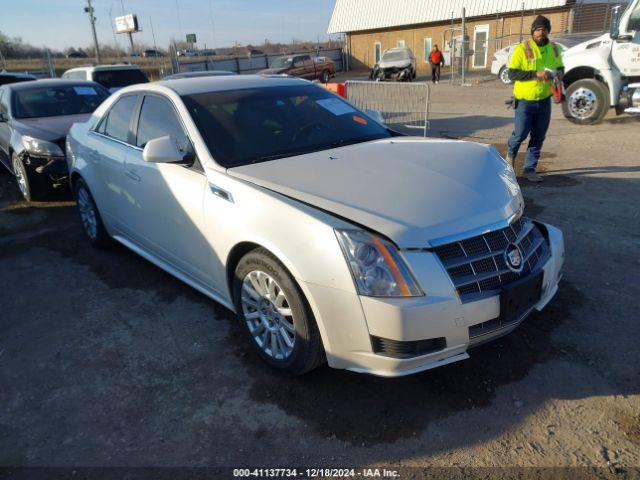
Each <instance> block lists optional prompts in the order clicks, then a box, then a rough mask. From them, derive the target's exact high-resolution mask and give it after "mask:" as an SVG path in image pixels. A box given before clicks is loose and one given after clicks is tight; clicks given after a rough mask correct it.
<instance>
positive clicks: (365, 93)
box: [345, 80, 431, 137]
mask: <svg viewBox="0 0 640 480" xmlns="http://www.w3.org/2000/svg"><path fill="white" fill-rule="evenodd" d="M345 85H346V92H347V94H346V95H347V100H349V101H350V102H351V103H352V104H354V105H355V106H356V107H358V108H360V109H361V110H365V111H366V110H375V111H377V112H380V114H381V116H382V121H383V122H384V123H385V124H387V125H390V126H393V125H399V126H403V127H406V128H408V129H420V130H422V135H423V136H425V137H426V136H427V129H428V128H429V105H430V103H431V90H430V88H429V84H427V83H405V82H402V83H396V82H367V81H359V80H349V81H347V82H346V84H345Z"/></svg>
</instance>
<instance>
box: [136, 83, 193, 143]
mask: <svg viewBox="0 0 640 480" xmlns="http://www.w3.org/2000/svg"><path fill="white" fill-rule="evenodd" d="M166 135H171V136H172V137H173V138H175V139H177V140H178V145H179V146H181V147H182V148H183V149H186V147H187V145H188V140H187V135H186V134H185V133H184V129H183V128H182V125H181V124H180V121H179V120H178V117H177V115H176V112H175V110H174V108H173V106H172V105H171V104H170V103H169V102H168V101H167V100H165V99H163V98H160V97H157V96H155V95H148V96H146V97H144V101H143V102H142V109H141V110H140V119H139V120H138V134H137V138H136V145H137V146H138V147H140V148H144V146H145V145H146V144H147V142H148V141H149V140H153V139H154V138H160V137H164V136H166Z"/></svg>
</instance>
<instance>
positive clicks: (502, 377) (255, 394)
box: [0, 82, 640, 476]
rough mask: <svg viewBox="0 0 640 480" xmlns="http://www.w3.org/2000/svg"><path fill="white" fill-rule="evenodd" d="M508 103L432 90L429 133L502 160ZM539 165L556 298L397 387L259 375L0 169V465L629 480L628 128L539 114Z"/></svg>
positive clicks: (634, 244) (633, 464) (327, 375)
mask: <svg viewBox="0 0 640 480" xmlns="http://www.w3.org/2000/svg"><path fill="white" fill-rule="evenodd" d="M508 94H509V92H508V88H506V87H503V86H502V85H499V84H498V83H497V82H490V83H483V84H481V85H477V86H474V87H467V88H461V87H451V86H449V85H446V84H440V85H437V86H435V88H434V92H433V105H432V113H431V119H432V122H431V135H434V136H442V137H447V138H460V139H468V140H472V141H478V142H484V143H492V144H495V145H497V146H498V147H499V148H501V149H502V151H503V152H504V144H505V141H506V138H507V136H508V134H509V132H510V128H511V121H512V120H511V115H512V114H511V112H510V111H507V110H506V109H505V108H504V106H503V100H504V98H506V97H507V96H508ZM544 150H545V153H544V157H543V160H542V162H541V170H542V171H543V172H544V173H545V180H544V183H542V184H541V185H539V186H534V185H531V184H528V183H527V182H526V181H525V180H523V181H522V186H523V192H524V195H525V198H526V200H527V213H528V214H529V215H532V216H536V217H538V218H540V219H541V220H544V221H547V222H550V223H552V224H554V225H557V226H558V227H560V228H561V229H562V230H563V231H564V233H565V236H566V245H567V263H566V271H565V280H564V282H563V283H562V284H561V288H560V291H559V293H558V295H557V296H556V298H555V299H554V301H553V302H552V303H551V304H550V305H549V306H548V307H547V308H546V309H545V310H544V311H543V312H542V313H539V314H534V315H533V316H531V317H530V318H529V319H528V320H527V321H526V322H525V323H524V324H523V325H522V326H521V327H520V328H519V329H517V330H516V331H515V332H514V333H513V334H511V335H510V336H508V337H505V338H503V339H501V340H498V341H497V342H495V343H493V344H489V345H486V346H483V347H480V348H478V349H476V350H473V351H472V352H471V359H469V360H466V361H464V362H459V363H456V364H452V365H449V366H446V367H442V368H439V369H437V370H433V371H428V372H425V373H422V374H419V375H414V376H411V377H407V378H400V379H381V378H375V377H369V376H364V375H358V374H354V373H349V372H344V371H337V370H332V369H329V368H327V367H323V368H320V369H318V370H317V371H314V372H312V373H310V374H308V375H305V376H303V377H301V378H297V379H284V378H281V377H279V376H277V375H275V374H274V373H273V372H271V371H270V370H269V369H268V368H266V367H265V366H264V365H263V364H262V363H261V362H260V361H259V360H258V359H257V358H256V357H255V356H254V355H253V354H252V353H251V351H249V350H248V348H247V345H246V344H245V342H244V337H243V336H242V332H241V330H240V326H239V325H238V322H237V320H236V319H235V317H234V315H233V314H232V313H230V312H228V311H226V310H225V309H224V308H222V307H220V306H218V305H217V304H215V303H214V302H212V301H210V300H208V299H207V298H205V297H203V296H202V295H201V294H199V293H198V292H196V291H194V290H192V289H190V288H189V287H187V286H185V285H183V284H181V283H180V282H178V281H177V280H174V279H173V278H172V277H170V276H169V275H167V274H165V273H164V272H163V271H161V270H159V269H157V268H155V267H154V266H152V265H151V264H150V263H148V262H146V261H145V260H143V259H141V258H139V257H137V256H136V255H134V254H133V253H130V252H128V251H127V250H126V249H124V248H113V249H112V250H110V251H97V250H94V249H92V248H91V247H90V246H89V244H88V243H87V242H86V241H85V239H84V237H83V234H82V232H81V229H80V225H79V221H78V219H77V218H76V212H75V210H74V207H73V205H72V204H71V203H70V202H63V201H60V202H49V203H42V204H34V205H31V206H28V205H24V204H22V203H21V202H20V201H18V200H17V198H18V197H17V193H16V192H17V189H16V187H15V186H14V183H13V179H12V177H10V176H9V175H8V173H7V172H6V171H2V173H0V209H1V211H0V285H1V287H0V407H1V408H0V465H11V466H130V467H132V466H209V467H221V466H224V467H238V466H247V465H252V466H258V467H260V466H262V467H267V466H269V467H278V466H293V465H297V466H303V465H306V466H325V467H341V466H347V465H350V466H356V465H358V466H367V465H384V466H390V467H428V466H431V467H433V466H456V467H498V466H499V467H514V466H518V467H578V466H583V467H597V470H595V471H594V472H595V474H598V475H603V476H606V475H610V474H613V473H616V472H625V471H626V472H628V473H631V472H635V475H640V473H639V471H638V468H639V467H640V349H639V348H638V339H639V338H640V321H639V320H640V319H639V314H638V311H639V308H638V307H639V306H640V305H639V300H638V298H639V297H640V276H639V273H638V272H639V270H640V228H639V222H640V156H639V155H638V152H639V151H640V119H637V118H629V117H625V118H623V117H619V118H615V117H610V118H608V119H607V120H606V121H605V122H604V123H602V124H601V125H598V126H595V127H577V126H575V125H572V124H570V123H568V122H567V121H565V120H564V119H563V118H562V116H561V113H560V111H559V109H558V108H555V109H554V116H553V121H552V125H551V129H550V132H549V135H548V137H547V141H546V144H545V149H544ZM576 471H577V470H576ZM576 471H573V473H575V472H576ZM406 472H409V473H408V475H409V474H413V475H416V476H418V475H419V474H420V473H419V471H417V470H406ZM412 472H413V473H412ZM501 472H502V473H504V474H507V473H508V472H510V470H501ZM594 472H591V473H594ZM1 473H2V472H1V471H0V476H1ZM485 473H486V475H487V476H489V475H494V474H495V473H496V472H495V471H492V472H489V471H485Z"/></svg>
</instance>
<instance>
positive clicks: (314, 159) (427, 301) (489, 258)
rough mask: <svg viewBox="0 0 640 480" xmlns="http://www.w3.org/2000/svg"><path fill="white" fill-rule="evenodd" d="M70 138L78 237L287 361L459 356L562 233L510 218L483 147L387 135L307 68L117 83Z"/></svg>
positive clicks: (386, 368) (533, 286)
mask: <svg viewBox="0 0 640 480" xmlns="http://www.w3.org/2000/svg"><path fill="white" fill-rule="evenodd" d="M67 153H68V155H67V161H68V167H69V171H70V176H71V182H72V187H73V189H74V192H75V196H76V199H77V202H78V210H79V213H80V218H81V220H82V225H83V227H84V229H85V233H86V235H87V237H88V239H89V241H91V242H92V243H93V244H95V245H98V246H102V245H106V244H108V242H109V241H110V240H111V239H115V240H117V241H118V242H120V243H122V244H124V245H125V246H127V247H129V248H130V249H131V250H133V251H134V252H137V253H138V254H140V255H141V256H143V257H144V258H146V259H147V260H149V261H151V262H153V263H155V264H156V265H158V266H160V267H161V268H163V269H165V270H166V271H167V272H169V273H171V274H172V275H174V276H176V277H177V278H179V279H181V280H183V281H184V282H186V283H187V284H189V285H191V286H192V287H194V288H195V289H197V290H199V291H201V292H202V293H204V294H205V295H208V296H209V297H211V298H212V299H214V300H215V301H217V302H219V303H221V304H222V305H224V306H226V307H228V308H229V309H231V310H233V311H235V312H236V314H237V315H238V318H239V321H241V322H242V324H243V326H244V329H245V331H246V335H247V340H248V341H249V342H250V343H251V345H253V347H254V348H255V350H256V351H257V353H258V354H259V355H260V356H261V357H262V359H264V361H266V362H267V363H268V364H269V365H271V366H272V367H274V368H276V369H279V370H280V371H282V372H284V373H286V374H289V375H298V374H301V373H304V372H305V371H308V370H310V369H312V368H314V367H316V366H318V365H320V364H321V363H323V362H324V361H325V359H326V361H327V362H328V363H329V365H330V366H332V367H335V368H344V369H349V370H352V371H356V372H366V373H371V374H376V375H382V376H399V375H407V374H411V373H415V372H419V371H422V370H426V369H429V368H434V367H438V366H441V365H446V364H448V363H451V362H455V361H458V360H463V359H466V358H468V356H469V355H468V353H467V350H468V349H469V348H470V347H472V346H474V345H478V344H480V343H483V342H486V341H488V340H491V339H494V338H497V337H499V336H502V335H505V334H506V333H509V332H510V331H511V330H513V329H514V328H516V326H517V325H518V324H520V322H522V321H523V320H524V319H525V318H526V317H527V316H528V315H529V314H530V313H531V312H532V311H533V310H541V309H542V308H543V307H544V306H545V305H546V304H547V303H548V302H549V301H550V300H551V298H552V297H553V296H554V295H555V293H556V291H557V289H558V282H559V281H560V278H561V270H562V266H563V262H564V242H563V236H562V232H560V230H558V229H557V228H554V227H552V226H550V225H547V224H544V223H542V222H538V221H535V220H532V219H530V218H526V217H524V216H523V208H524V201H523V198H522V194H521V192H520V188H519V186H518V183H517V181H516V177H515V175H514V172H513V170H512V169H511V166H510V165H509V164H507V162H505V161H504V159H502V158H501V157H500V155H499V154H498V153H497V151H496V150H495V149H494V148H493V147H492V146H489V145H480V144H475V143H469V142H460V141H451V140H440V139H438V140H436V139H425V138H418V137H415V138H414V137H406V136H401V135H400V134H397V133H394V132H393V131H391V130H389V129H387V128H386V127H385V126H383V125H381V124H379V123H378V122H376V121H374V120H373V119H372V118H371V117H369V116H367V114H365V113H363V112H361V111H360V110H358V109H357V108H355V107H354V106H353V105H351V104H349V103H347V102H346V101H344V100H343V99H342V98H340V97H338V96H336V95H334V94H333V93H330V92H328V91H327V90H325V89H324V88H321V87H319V86H317V85H314V84H312V83H310V82H308V81H305V80H301V79H297V78H291V77H273V76H260V75H246V76H245V75H242V76H219V77H208V78H190V79H178V80H170V81H162V82H155V83H150V84H146V85H135V86H132V87H128V88H125V89H123V90H121V91H119V92H117V93H115V94H114V95H112V96H111V97H110V98H109V99H107V100H106V101H105V102H104V103H103V104H102V105H101V106H100V107H99V108H98V110H97V111H96V112H95V113H94V115H93V116H92V117H91V119H90V120H89V121H88V122H86V123H81V124H75V125H74V126H73V127H72V129H71V131H70V133H69V135H68V137H67ZM538 321H544V319H542V318H540V319H538ZM211 328H216V326H215V322H212V323H211ZM506 363H508V360H506Z"/></svg>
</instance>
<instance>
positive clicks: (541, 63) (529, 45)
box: [507, 15, 564, 182]
mask: <svg viewBox="0 0 640 480" xmlns="http://www.w3.org/2000/svg"><path fill="white" fill-rule="evenodd" d="M550 31H551V22H550V21H549V19H548V18H547V17H543V16H542V15H538V17H537V18H536V19H535V20H534V21H533V24H532V25H531V38H530V39H527V40H525V41H524V42H523V43H521V44H520V45H518V46H516V48H515V49H514V50H513V54H512V55H511V59H510V60H509V78H510V79H511V81H512V82H514V87H513V96H514V98H515V122H514V128H513V133H512V134H511V137H510V138H509V141H508V142H507V144H508V147H509V148H508V150H507V161H508V162H510V163H511V165H512V166H513V167H514V169H515V158H516V155H518V150H519V149H520V145H521V144H522V142H523V141H524V140H525V139H526V138H527V137H528V136H529V137H530V138H529V145H528V148H527V155H526V157H525V163H524V171H523V176H524V177H525V178H526V179H527V180H529V181H531V182H541V181H542V177H541V176H540V175H538V174H537V173H536V166H537V165H538V160H539V159H540V152H541V150H542V143H543V142H544V138H545V136H546V134H547V130H548V128H549V122H550V120H551V95H552V93H551V84H552V82H553V79H554V78H556V77H557V78H558V80H560V81H561V80H562V76H563V74H564V66H563V64H562V51H561V49H560V47H559V46H558V45H557V44H555V43H553V42H550V41H549V32H550Z"/></svg>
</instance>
